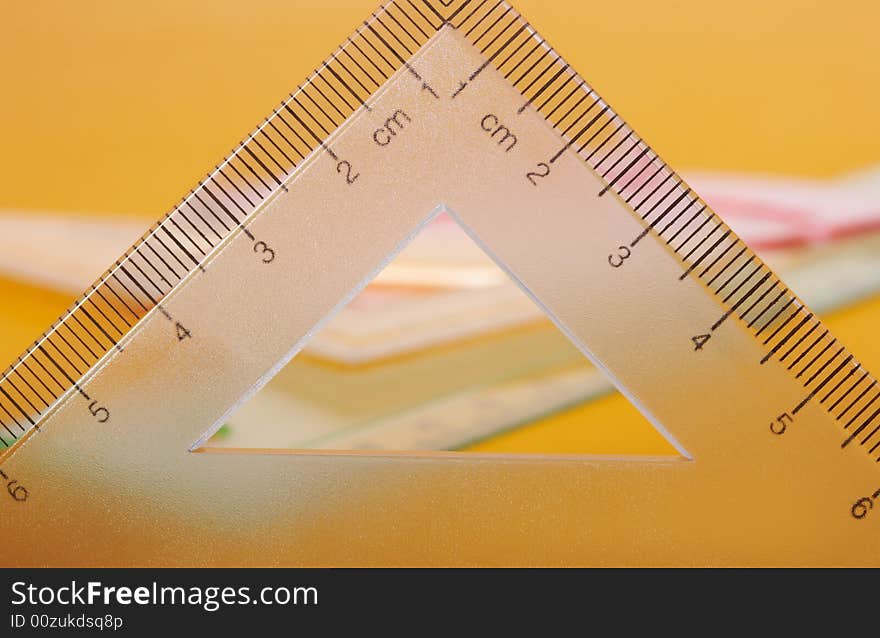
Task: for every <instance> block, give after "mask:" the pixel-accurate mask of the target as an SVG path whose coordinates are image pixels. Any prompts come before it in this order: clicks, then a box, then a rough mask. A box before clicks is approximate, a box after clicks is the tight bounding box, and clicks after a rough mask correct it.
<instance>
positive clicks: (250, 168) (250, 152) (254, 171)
mask: <svg viewBox="0 0 880 638" xmlns="http://www.w3.org/2000/svg"><path fill="white" fill-rule="evenodd" d="M242 149H243V150H244V152H245V153H247V154H248V155H250V156H251V158H252V159H253V160H254V161H255V162H256V163H257V164H258V165H259V166H260V168H262V169H263V170H264V171H265V172H266V174H267V175H268V176H269V177H271V178H272V180H273V181H274V182H275V183H276V184H278V186H281V180H280V179H278V177H277V176H276V175H275V173H274V172H273V171H271V170H269V168H268V167H267V166H266V165H265V164H264V163H263V161H262V160H261V159H260V158H259V157H257V155H256V153H254V152H253V150H251V148H250V146H247V145H242ZM238 160H239V161H240V162H241V163H242V164H244V166H245V168H246V169H248V171H249V172H250V173H251V175H253V176H254V177H255V178H256V179H257V181H258V182H260V184H262V185H263V188H265V189H266V190H267V191H268V192H269V193H271V192H272V191H273V188H272V186H270V185H269V184H267V183H266V180H264V179H263V178H262V176H261V175H260V174H259V173H258V172H257V169H255V168H254V167H253V166H251V165H250V162H248V161H247V160H246V159H245V158H244V157H242V156H241V155H239V156H238ZM258 196H259V197H261V198H262V195H258Z"/></svg>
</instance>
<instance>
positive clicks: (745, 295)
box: [712, 264, 770, 330]
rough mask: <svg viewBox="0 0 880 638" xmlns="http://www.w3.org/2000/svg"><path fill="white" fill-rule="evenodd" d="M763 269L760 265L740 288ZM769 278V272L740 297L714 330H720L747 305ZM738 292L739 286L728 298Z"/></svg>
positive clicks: (714, 325) (722, 316)
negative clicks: (731, 316) (738, 310)
mask: <svg viewBox="0 0 880 638" xmlns="http://www.w3.org/2000/svg"><path fill="white" fill-rule="evenodd" d="M761 268H763V265H762V264H759V265H758V267H757V268H756V269H755V271H754V272H753V273H752V275H749V277H748V279H745V280H743V283H742V284H740V286H742V285H743V284H745V282H746V281H748V280H749V279H751V278H752V276H753V275H754V273H757V272H758V271H759V270H760V269H761ZM769 278H770V273H769V272H768V273H766V274H765V275H764V277H763V278H762V279H761V280H760V281H759V282H758V283H756V284H755V285H754V286H752V288H751V289H749V291H748V292H746V294H744V295H743V296H742V297H740V299H739V301H737V302H736V303H735V304H733V306H732V307H731V308H729V309H728V310H726V311H725V312H724V314H723V315H721V318H720V319H718V321H716V322H715V323H714V324H712V330H717V329H718V328H720V327H721V324H723V323H724V322H725V321H727V319H728V318H729V317H730V315H732V314H734V313H735V312H736V311H737V309H738V308H739V307H740V306H741V305H742V304H743V303H745V302H746V301H747V300H748V299H750V298H751V296H752V295H753V294H754V293H755V291H757V290H758V288H760V287H761V286H762V285H763V284H764V282H765V281H767V279H769ZM738 290H739V286H738V287H737V289H736V290H734V292H732V293H730V295H729V296H728V298H729V297H730V296H732V295H734V294H736V292H737V291H738ZM768 292H769V291H768ZM765 295H766V293H765ZM725 301H727V298H725ZM759 301H760V300H759Z"/></svg>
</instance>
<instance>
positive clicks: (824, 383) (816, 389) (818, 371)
mask: <svg viewBox="0 0 880 638" xmlns="http://www.w3.org/2000/svg"><path fill="white" fill-rule="evenodd" d="M845 352H846V348H844V347H841V348H840V349H839V350H838V351H837V352H835V353H834V355H833V356H832V357H829V358H828V360H827V361H826V362H825V363H823V364H822V365H821V366H820V367H819V369H818V370H816V371H815V372H814V373H813V374H812V376H811V377H810V378H809V379H807V381H806V383H804V386H809V385H810V384H811V383H813V381H815V380H816V378H817V377H818V376H819V375H821V374H822V373H823V372H825V370H826V369H827V368H828V366H830V365H831V363H832V362H833V361H834V360H835V359H837V357H839V356H840V355H842V354H844V353H845ZM852 360H853V356H852V355H849V356H848V357H846V358H845V359H844V360H843V363H841V364H840V365H839V366H838V367H837V368H835V370H834V371H833V372H832V373H831V374H829V375H828V376H827V377H825V380H824V381H822V383H820V384H819V385H818V386H816V388H815V389H814V390H813V392H814V393H818V392H820V391H821V390H822V388H824V387H825V386H826V385H827V384H828V382H829V381H831V380H832V379H833V378H834V377H835V376H836V375H837V373H839V372H840V371H841V370H843V368H845V367H846V364H848V363H849V362H850V361H852Z"/></svg>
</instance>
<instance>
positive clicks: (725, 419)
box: [0, 0, 880, 565]
mask: <svg viewBox="0 0 880 638" xmlns="http://www.w3.org/2000/svg"><path fill="white" fill-rule="evenodd" d="M438 206H445V207H446V208H448V209H449V210H452V211H455V214H456V215H458V216H459V218H460V219H461V220H462V222H463V223H464V224H466V225H467V227H468V228H469V229H471V231H472V232H473V233H474V235H475V236H476V237H479V239H480V241H481V243H482V244H484V245H485V246H486V247H488V248H489V249H490V250H491V251H492V254H493V255H494V256H495V257H496V258H497V260H498V261H499V263H503V264H504V265H505V266H506V267H507V268H508V269H509V271H510V272H511V273H512V274H513V276H515V277H516V279H517V280H519V281H521V282H522V283H523V284H524V285H525V286H526V287H527V288H528V290H530V291H531V292H532V293H533V294H534V295H535V296H536V297H537V298H538V299H540V300H541V303H542V304H543V305H544V307H546V308H547V309H548V310H549V311H550V312H551V313H552V315H553V316H554V317H555V318H557V319H558V321H559V324H560V325H562V326H564V327H565V329H566V330H567V331H568V334H569V336H570V337H571V338H572V340H573V341H575V342H576V343H578V344H579V345H581V346H582V348H583V350H584V351H587V352H589V353H590V354H591V355H592V357H593V358H594V360H595V361H596V362H598V363H599V364H600V365H602V366H604V368H605V369H607V370H608V371H609V373H610V376H611V377H612V378H614V379H616V380H617V382H618V383H619V384H620V386H621V387H623V388H626V389H627V390H628V392H629V393H630V395H631V396H632V397H633V398H634V399H635V400H636V401H637V402H638V404H639V405H640V407H641V408H642V409H643V412H644V413H645V414H646V415H647V416H648V417H649V418H650V419H651V420H652V421H653V422H654V423H656V424H658V425H661V426H663V427H666V428H667V429H668V430H669V431H670V432H671V433H672V434H673V435H674V439H675V440H677V441H679V442H680V445H681V446H682V448H684V449H687V451H688V452H689V453H690V455H691V456H692V459H693V460H657V461H654V462H633V461H632V460H628V459H593V460H583V459H580V460H569V461H552V460H547V459H543V460H534V459H532V460H514V459H510V458H504V457H502V458H498V457H484V458H473V457H464V456H460V455H452V456H448V455H445V456H444V455H436V454H430V453H426V454H422V455H414V454H407V455H403V456H393V455H385V456H381V455H376V454H372V455H371V454H366V455H364V454H357V453H355V454H352V455H351V457H350V458H340V456H338V455H329V456H328V455H326V454H322V453H313V454H310V455H309V454H290V453H284V452H276V453H270V452H266V453H263V454H252V453H247V454H239V453H217V452H203V453H191V452H190V451H189V450H190V449H191V448H192V446H193V441H196V440H198V439H200V438H201V437H202V436H203V435H204V434H205V432H206V429H210V428H211V427H212V424H214V425H216V424H219V423H222V419H223V417H224V415H225V414H226V413H227V412H228V411H229V409H230V407H231V406H233V405H234V404H235V403H236V401H237V400H238V399H239V398H240V397H243V396H246V395H247V394H248V392H250V391H252V390H253V389H254V388H257V387H259V386H260V385H262V384H263V383H264V382H265V381H266V380H268V379H269V378H271V376H272V375H273V374H274V373H275V372H276V371H277V370H278V369H279V367H280V366H281V365H283V363H284V362H285V361H286V360H287V359H288V358H289V357H290V356H291V355H292V354H293V353H295V352H296V351H297V350H298V349H299V347H300V346H301V345H302V344H303V343H304V342H305V341H306V340H307V339H308V336H309V333H310V331H311V330H312V329H313V328H314V326H315V325H317V324H318V322H319V321H320V320H321V318H322V317H324V316H326V315H327V314H328V313H329V312H330V311H331V310H332V309H333V308H334V307H335V306H336V305H337V304H339V303H340V300H342V299H344V298H345V296H346V295H347V294H349V293H350V291H352V290H355V289H356V288H357V287H358V285H359V283H360V282H362V281H364V280H365V278H367V277H368V276H369V275H370V274H371V273H373V272H374V271H375V270H376V268H377V267H378V266H379V265H380V264H381V263H382V261H383V259H385V257H386V256H387V255H388V254H390V253H391V252H392V251H393V250H394V248H395V246H397V245H399V244H400V242H401V241H402V240H403V239H404V238H405V237H407V236H408V235H409V234H410V233H411V232H412V230H413V228H415V227H416V226H417V225H418V223H419V222H420V220H424V218H425V215H426V214H427V213H429V212H430V211H432V210H435V209H437V207H438ZM0 409H2V410H0V422H2V425H3V428H4V430H3V431H4V432H5V433H6V436H4V439H3V442H4V444H5V445H6V446H8V447H9V448H10V451H9V452H7V453H6V455H5V456H4V457H3V459H2V474H0V478H2V480H3V482H4V483H5V484H6V487H7V490H6V492H7V494H8V497H7V498H5V500H4V501H2V503H0V507H2V512H3V515H2V519H0V520H2V525H3V530H2V531H3V538H4V544H5V547H4V551H5V555H6V556H9V557H10V558H9V560H8V562H9V563H19V564H54V565H62V564H71V563H75V564H99V565H100V564H141V565H144V564H343V563H354V564H361V565H363V564H401V563H406V564H417V563H418V564H424V563H444V564H463V563H464V564H467V563H477V562H479V563H505V562H517V563H539V564H550V563H568V564H571V563H593V564H598V563H603V564H607V563H612V564H639V563H641V564H645V563H647V564H670V563H687V564H706V563H713V564H722V563H739V564H742V563H749V564H798V563H811V564H864V563H878V562H880V544H878V543H877V525H878V524H880V513H878V510H880V508H876V507H875V503H876V501H877V500H878V499H880V471H878V467H880V466H878V465H877V461H878V460H880V389H878V387H877V383H876V381H874V379H873V378H872V377H871V376H870V375H869V374H868V373H867V372H866V371H864V370H863V369H862V368H861V366H860V365H859V364H858V362H857V361H856V360H855V359H854V358H853V356H852V355H850V354H849V353H848V351H847V350H846V349H845V348H844V347H843V346H842V345H841V344H839V343H838V342H837V340H836V339H835V338H834V336H833V335H831V334H830V333H829V332H828V331H827V330H826V329H825V328H824V327H822V325H821V323H820V322H819V321H818V320H817V319H816V318H815V317H814V316H813V314H812V313H811V312H810V311H809V310H808V309H807V308H805V307H804V306H803V304H802V303H801V302H800V301H799V300H798V299H797V297H796V296H795V295H794V294H793V293H792V292H791V291H790V290H788V288H786V286H785V285H784V284H783V283H782V282H781V281H780V280H779V279H778V278H777V277H776V276H775V275H774V274H773V273H772V272H771V271H770V270H769V269H768V268H767V267H766V266H765V265H764V264H763V263H762V262H761V261H760V260H759V259H758V258H757V257H756V256H755V255H754V253H752V252H751V251H750V250H749V249H748V248H747V247H746V246H745V245H744V244H743V243H742V242H741V241H740V240H739V239H738V238H737V237H736V236H735V235H734V234H733V233H732V232H731V231H730V230H729V228H728V227H727V226H726V225H725V224H723V223H722V222H721V221H720V220H719V219H718V218H717V216H716V215H715V214H714V213H712V212H711V211H710V210H709V209H708V208H707V207H706V206H705V204H704V203H703V202H702V200H700V199H699V197H697V196H696V194H695V193H693V192H692V191H691V189H690V188H688V187H687V185H686V184H684V182H683V181H682V180H681V179H680V178H679V177H678V176H677V175H676V174H675V173H674V172H673V171H672V170H671V169H670V168H669V167H668V166H667V165H666V164H665V163H664V162H663V161H662V160H661V159H660V158H659V157H658V156H657V155H656V153H654V151H653V150H651V149H650V148H649V147H648V146H647V144H645V142H644V141H642V140H641V139H640V138H639V137H638V136H637V135H636V134H635V132H634V131H633V130H632V129H631V128H630V127H629V126H628V125H627V124H626V123H625V122H624V121H623V120H622V119H621V118H620V117H619V116H618V115H617V114H616V113H615V112H614V111H613V110H612V109H611V108H610V106H609V105H608V104H607V103H605V102H604V101H603V100H601V99H600V98H599V97H598V96H597V95H596V93H595V92H594V91H593V90H592V89H591V87H590V86H589V85H587V84H586V82H585V81H583V80H582V79H581V78H580V77H579V76H578V75H577V74H576V73H575V72H574V71H573V70H572V69H571V68H570V67H569V66H568V64H566V63H565V62H564V60H562V58H560V57H559V56H558V55H557V54H556V53H555V52H554V51H553V50H552V49H551V48H550V47H549V45H548V44H547V42H546V41H545V40H544V39H543V38H542V37H540V36H539V35H538V34H537V33H535V31H534V30H533V29H532V28H531V26H530V25H529V24H528V23H527V22H526V21H525V20H524V19H523V18H522V17H521V16H519V15H518V14H517V13H516V11H514V10H513V9H512V8H511V7H510V6H509V5H507V4H506V3H505V2H503V1H501V2H485V1H477V0H461V1H456V2H450V3H449V4H448V6H447V4H446V3H445V2H433V1H430V0H400V1H395V2H392V3H389V4H387V5H385V6H384V7H382V8H381V9H380V10H379V11H377V12H376V13H374V14H373V15H372V16H370V17H369V19H368V20H367V21H366V22H365V23H364V24H363V25H362V26H360V27H359V28H358V29H357V31H356V32H355V33H354V34H353V35H352V36H351V37H350V38H349V39H348V40H347V41H346V42H345V43H344V44H343V46H342V47H340V48H339V49H337V50H336V51H334V53H333V54H332V55H331V57H330V58H328V59H327V60H326V62H325V63H324V64H323V65H322V66H321V67H320V69H319V70H318V71H317V72H316V73H315V74H314V75H313V76H312V77H311V78H310V79H309V81H308V82H307V83H306V84H304V85H303V86H301V87H299V88H298V89H297V91H295V92H294V93H293V94H291V96H290V97H289V98H288V99H287V100H285V101H284V102H283V103H282V104H281V105H279V106H278V107H277V108H276V109H275V110H274V111H273V113H272V115H271V117H269V118H268V119H267V120H266V121H265V122H263V123H262V124H261V125H260V127H259V128H258V129H257V130H256V131H255V132H254V133H253V134H252V135H251V136H249V137H248V138H247V139H246V140H245V141H244V142H243V143H242V144H241V145H240V146H239V147H238V149H237V150H236V152H235V153H234V154H233V155H232V156H230V157H229V158H227V160H225V161H224V162H223V163H222V164H220V165H219V166H218V167H217V168H216V169H215V170H214V171H213V172H212V173H211V174H210V175H208V176H207V177H206V178H205V179H204V180H203V181H201V182H200V183H199V186H198V188H197V189H195V190H194V191H192V192H191V193H190V194H189V195H188V196H187V197H186V198H185V199H184V200H183V201H182V202H181V204H180V205H179V206H178V207H176V208H175V209H174V210H173V211H172V212H171V213H169V215H168V216H166V217H165V218H163V219H162V220H161V221H160V222H159V223H158V224H157V225H156V226H155V227H154V228H153V229H151V230H150V232H149V233H148V234H147V235H145V236H144V238H143V239H142V240H141V241H139V242H138V243H137V244H136V245H135V246H134V247H132V249H131V250H130V251H129V252H128V253H126V255H125V256H123V258H122V259H120V260H119V261H118V262H117V263H116V264H114V265H113V266H112V268H111V269H110V270H109V271H108V272H107V273H106V274H105V276H103V277H102V278H101V279H100V280H99V281H98V282H96V284H95V286H94V287H93V288H92V289H90V290H89V291H88V293H87V294H86V295H85V296H84V297H83V298H82V299H81V300H80V301H78V302H77V303H76V304H75V305H74V307H72V308H71V310H70V312H68V313H67V314H65V315H64V317H62V318H61V320H59V322H58V323H56V324H55V325H54V326H52V327H51V328H50V329H49V330H48V331H47V332H46V333H45V334H44V335H43V336H42V337H41V338H40V340H38V341H37V343H36V344H35V345H34V346H33V347H32V348H31V349H29V350H28V352H26V353H25V354H24V355H23V356H22V357H21V358H20V359H19V360H18V361H17V362H16V363H15V365H13V367H12V368H10V369H9V371H8V372H7V373H6V374H5V375H4V377H3V379H2V382H0ZM15 439H18V442H17V443H16V442H15Z"/></svg>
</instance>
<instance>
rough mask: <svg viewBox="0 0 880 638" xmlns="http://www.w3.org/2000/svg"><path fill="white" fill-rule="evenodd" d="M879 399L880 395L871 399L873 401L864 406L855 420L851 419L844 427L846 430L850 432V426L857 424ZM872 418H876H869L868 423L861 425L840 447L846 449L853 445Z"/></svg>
mask: <svg viewBox="0 0 880 638" xmlns="http://www.w3.org/2000/svg"><path fill="white" fill-rule="evenodd" d="M878 398H880V393H878V394H875V395H874V398H873V399H871V400H870V401H868V402H867V403H866V404H865V405H863V406H862V409H861V410H859V411H858V413H857V414H856V415H855V416H854V417H853V418H851V419H850V420H849V422H848V423H847V424H846V426H844V429H847V430H848V429H849V426H851V425H852V424H853V423H855V422H856V421H857V420H858V419H860V418H861V417H862V415H863V414H864V413H865V412H867V411H868V410H869V409H870V408H871V406H873V405H874V403H876V401H877V399H878ZM878 411H880V409H878ZM874 416H876V413H875V415H874ZM872 418H874V417H869V418H868V420H867V421H865V422H864V423H862V425H860V426H859V427H857V428H856V429H855V430H853V431H852V432H850V435H849V436H848V437H847V438H846V440H845V441H844V442H843V444H842V445H841V446H840V447H846V446H847V445H849V444H850V443H852V441H853V440H854V439H855V438H856V437H857V436H858V435H859V434H861V433H862V431H863V430H864V429H865V428H866V427H868V424H869V423H870V422H871V420H872Z"/></svg>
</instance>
